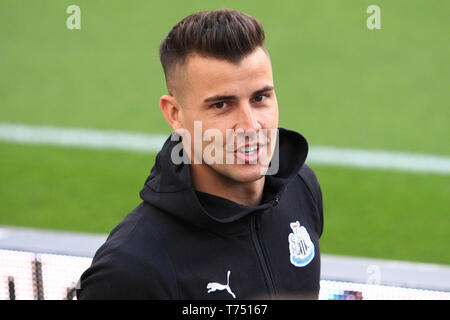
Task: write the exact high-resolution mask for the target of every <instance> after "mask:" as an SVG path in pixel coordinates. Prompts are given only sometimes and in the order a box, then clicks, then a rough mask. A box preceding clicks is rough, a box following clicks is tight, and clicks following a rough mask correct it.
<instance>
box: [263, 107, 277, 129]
mask: <svg viewBox="0 0 450 320" xmlns="http://www.w3.org/2000/svg"><path fill="white" fill-rule="evenodd" d="M259 118H260V119H261V124H262V125H263V127H264V128H278V105H277V104H275V105H273V106H271V107H270V108H267V109H262V110H261V112H260V115H259Z"/></svg>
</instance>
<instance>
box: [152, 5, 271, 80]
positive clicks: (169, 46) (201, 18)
mask: <svg viewBox="0 0 450 320" xmlns="http://www.w3.org/2000/svg"><path fill="white" fill-rule="evenodd" d="M264 39H265V35H264V30H263V28H262V25H261V23H260V22H259V21H258V20H257V19H255V18H254V17H251V16H249V15H247V14H245V13H243V12H240V11H237V10H231V9H220V10H214V11H203V12H198V13H194V14H191V15H189V16H188V17H186V18H184V19H183V20H181V21H180V22H178V23H177V24H176V25H175V26H174V27H173V28H172V30H170V32H169V33H168V34H167V35H166V36H165V37H164V39H163V41H162V42H161V44H160V46H159V57H160V60H161V64H162V67H163V69H164V74H165V76H166V82H168V76H169V74H170V72H172V70H173V68H174V67H175V66H176V65H177V64H183V63H184V62H185V59H186V57H187V56H188V55H189V54H191V53H197V54H199V55H202V56H206V57H213V58H217V59H224V60H228V61H231V62H234V63H237V62H239V61H240V60H241V59H242V58H244V57H245V56H246V55H247V54H249V53H251V52H253V51H254V50H255V49H256V48H257V47H262V48H263V49H265V47H264Z"/></svg>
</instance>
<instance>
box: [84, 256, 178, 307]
mask: <svg viewBox="0 0 450 320" xmlns="http://www.w3.org/2000/svg"><path fill="white" fill-rule="evenodd" d="M147 258H148V256H147ZM146 260H147V261H146ZM168 263H169V264H170V265H169V264H168ZM172 270H173V268H172V265H171V263H170V262H169V261H167V256H166V255H165V253H164V252H156V253H154V254H153V255H152V256H151V260H150V261H149V260H148V259H145V260H144V259H142V258H137V257H135V256H133V255H131V254H129V253H127V252H124V251H121V250H119V249H117V248H116V249H114V250H113V249H109V250H106V252H100V253H98V254H96V257H95V258H94V260H93V263H92V265H91V267H90V268H88V269H87V270H86V271H85V272H84V273H83V274H82V276H81V278H80V282H79V285H78V286H79V288H78V289H77V299H79V300H94V299H95V300H97V299H101V300H110V299H121V300H126V299H133V300H137V299H154V300H157V299H158V300H167V299H177V287H176V280H175V279H174V275H173V273H172V272H171V271H172Z"/></svg>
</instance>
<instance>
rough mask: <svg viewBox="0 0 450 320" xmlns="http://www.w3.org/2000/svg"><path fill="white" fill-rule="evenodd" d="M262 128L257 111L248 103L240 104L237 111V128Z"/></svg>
mask: <svg viewBox="0 0 450 320" xmlns="http://www.w3.org/2000/svg"><path fill="white" fill-rule="evenodd" d="M261 128H262V126H261V124H260V123H259V121H258V117H257V112H256V110H255V109H254V108H252V106H251V105H250V104H248V103H243V104H242V105H240V106H239V112H237V122H236V125H235V128H234V129H235V130H243V131H245V132H246V131H258V130H260V129H261Z"/></svg>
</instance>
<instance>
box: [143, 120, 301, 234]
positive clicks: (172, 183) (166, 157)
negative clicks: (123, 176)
mask: <svg viewBox="0 0 450 320" xmlns="http://www.w3.org/2000/svg"><path fill="white" fill-rule="evenodd" d="M179 143H180V142H179V141H172V140H171V136H169V138H168V139H167V140H166V142H165V143H164V145H163V147H162V149H161V151H160V152H159V153H158V155H157V156H156V161H155V165H154V166H153V168H152V170H151V172H150V175H149V177H148V178H147V180H146V182H145V185H144V188H143V189H142V190H141V192H140V196H141V198H142V200H144V202H146V203H149V204H151V205H152V206H154V207H156V208H158V209H160V210H163V211H165V212H166V213H168V214H171V215H174V216H176V217H178V218H180V219H183V220H185V221H186V222H188V223H191V224H194V225H196V226H198V227H206V228H215V227H216V228H222V227H224V225H225V224H228V225H230V224H233V225H234V224H236V223H235V222H237V221H238V220H240V219H241V218H243V217H245V216H247V215H249V214H251V213H253V212H256V211H261V210H266V209H268V208H270V207H273V206H274V205H276V204H277V203H278V201H279V200H280V198H281V197H282V194H283V191H284V189H285V187H286V185H287V184H288V183H289V181H290V180H291V179H292V178H293V177H295V175H296V174H297V173H298V171H299V170H300V168H301V167H302V165H303V163H304V162H305V160H306V156H307V153H308V144H307V142H306V139H305V138H304V137H303V136H302V135H301V134H299V133H297V132H295V131H291V130H287V129H284V128H279V130H278V139H277V144H276V148H279V149H278V152H279V167H278V171H277V173H276V174H274V175H267V176H266V180H265V185H264V193H263V200H262V202H261V204H259V205H258V206H253V207H250V206H244V205H240V204H238V203H235V202H233V201H231V200H228V199H225V198H221V197H218V196H215V195H211V194H208V193H203V192H198V191H196V190H195V189H194V187H193V185H192V178H191V171H190V165H189V164H186V163H181V164H175V163H173V162H172V160H171V153H172V150H173V148H174V147H175V146H176V145H178V144H179Z"/></svg>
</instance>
